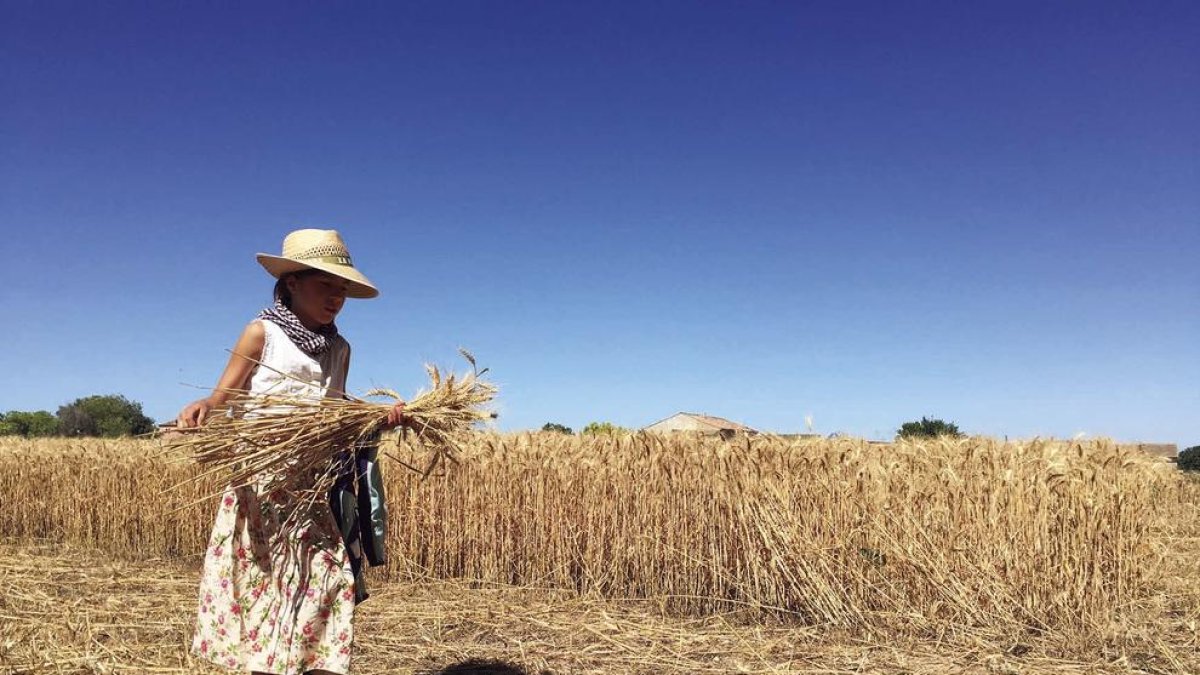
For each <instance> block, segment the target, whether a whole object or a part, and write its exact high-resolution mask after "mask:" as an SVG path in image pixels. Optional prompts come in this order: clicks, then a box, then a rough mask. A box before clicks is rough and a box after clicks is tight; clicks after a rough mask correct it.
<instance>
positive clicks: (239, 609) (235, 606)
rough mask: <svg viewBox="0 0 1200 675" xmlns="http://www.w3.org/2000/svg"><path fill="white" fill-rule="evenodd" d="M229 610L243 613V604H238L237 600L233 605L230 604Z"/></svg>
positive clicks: (234, 612) (233, 612)
mask: <svg viewBox="0 0 1200 675" xmlns="http://www.w3.org/2000/svg"><path fill="white" fill-rule="evenodd" d="M229 611H230V613H232V614H241V613H242V606H241V605H239V604H237V603H236V602H235V603H233V604H232V605H230V606H229Z"/></svg>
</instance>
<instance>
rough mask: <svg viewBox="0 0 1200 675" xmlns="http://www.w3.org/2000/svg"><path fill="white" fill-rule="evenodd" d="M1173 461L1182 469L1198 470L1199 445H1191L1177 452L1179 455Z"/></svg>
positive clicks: (1199, 466) (1199, 459)
mask: <svg viewBox="0 0 1200 675" xmlns="http://www.w3.org/2000/svg"><path fill="white" fill-rule="evenodd" d="M1175 461H1177V462H1178V463H1179V468H1180V469H1183V470H1184V471H1200V445H1193V446H1192V447H1190V448H1188V449H1187V450H1184V451H1183V452H1181V453H1179V457H1178V458H1177V459H1176V460H1175Z"/></svg>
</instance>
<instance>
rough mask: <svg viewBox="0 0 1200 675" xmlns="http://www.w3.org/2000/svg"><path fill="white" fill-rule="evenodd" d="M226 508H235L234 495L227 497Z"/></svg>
mask: <svg viewBox="0 0 1200 675" xmlns="http://www.w3.org/2000/svg"><path fill="white" fill-rule="evenodd" d="M209 503H210V504H211V503H212V502H209ZM225 506H233V495H225Z"/></svg>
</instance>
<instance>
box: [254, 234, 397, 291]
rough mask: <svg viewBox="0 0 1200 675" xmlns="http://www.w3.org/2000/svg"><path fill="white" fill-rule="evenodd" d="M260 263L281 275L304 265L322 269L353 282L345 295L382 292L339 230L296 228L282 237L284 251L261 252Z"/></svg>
mask: <svg viewBox="0 0 1200 675" xmlns="http://www.w3.org/2000/svg"><path fill="white" fill-rule="evenodd" d="M255 257H256V258H257V259H258V262H259V264H261V265H262V266H263V267H265V268H266V270H267V271H268V272H270V273H271V276H273V277H275V278H276V279H278V278H279V277H280V276H281V275H284V274H287V273H288V272H299V271H300V270H305V269H314V270H321V271H322V272H328V273H330V274H332V275H334V276H338V277H341V278H343V279H345V280H346V281H349V282H350V285H349V288H347V289H346V296H347V297H351V298H373V297H375V296H377V295H379V289H378V288H375V285H374V284H372V283H371V282H370V281H369V280H368V279H367V278H366V277H365V276H363V273H362V272H359V271H358V270H356V269H354V264H353V263H351V262H350V251H348V250H346V243H345V242H343V241H342V236H341V235H340V234H338V233H337V230H296V231H295V232H291V233H289V234H288V236H286V237H284V238H283V255H269V254H266V253H259V254H258V255H256V256H255Z"/></svg>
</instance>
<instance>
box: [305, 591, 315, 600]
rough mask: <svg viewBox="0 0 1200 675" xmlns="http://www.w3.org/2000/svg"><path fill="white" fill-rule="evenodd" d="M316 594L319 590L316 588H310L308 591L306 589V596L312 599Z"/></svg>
mask: <svg viewBox="0 0 1200 675" xmlns="http://www.w3.org/2000/svg"><path fill="white" fill-rule="evenodd" d="M316 595H317V590H316V589H315V588H310V589H308V590H307V591H304V597H306V598H309V599H310V600H311V599H312V598H314V597H316Z"/></svg>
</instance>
